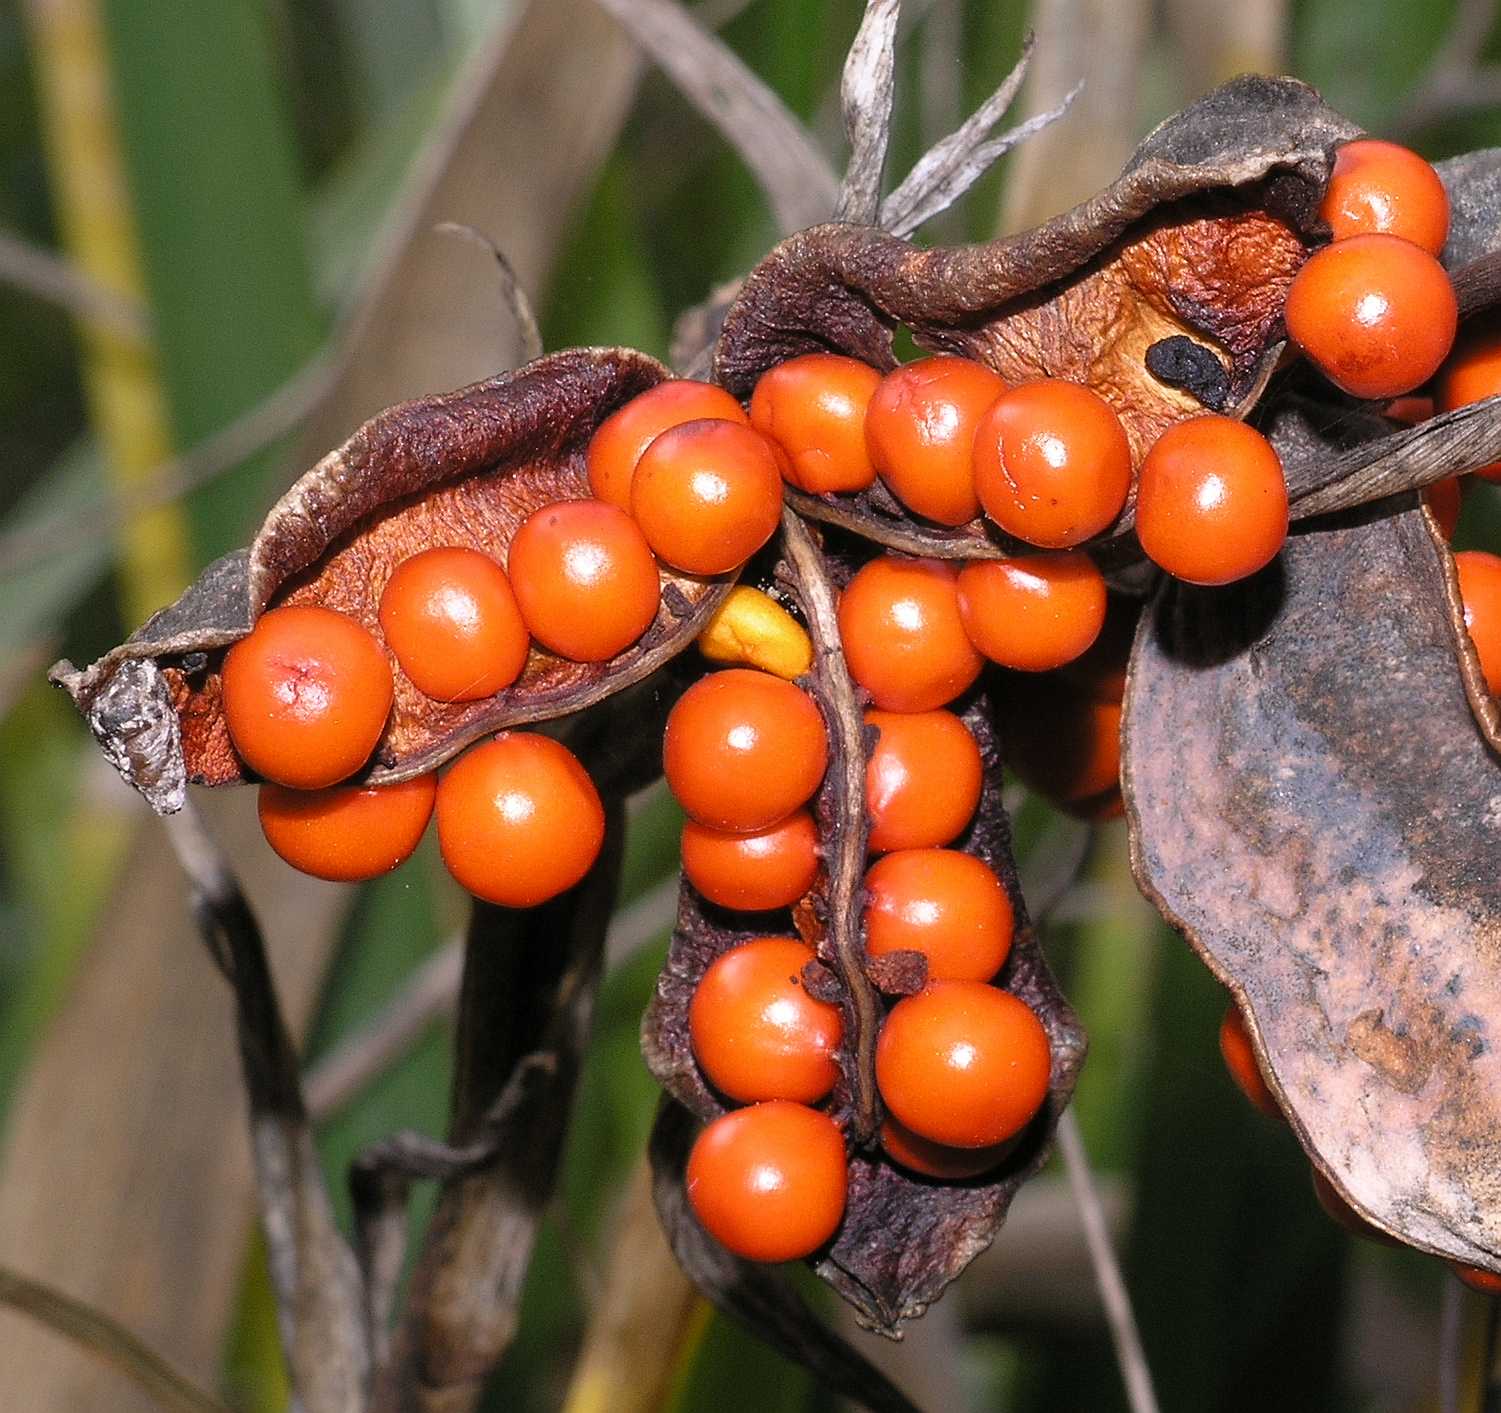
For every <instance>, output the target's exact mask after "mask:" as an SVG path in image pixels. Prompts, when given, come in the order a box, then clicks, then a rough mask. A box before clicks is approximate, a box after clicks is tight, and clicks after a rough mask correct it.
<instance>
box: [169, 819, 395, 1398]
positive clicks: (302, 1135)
mask: <svg viewBox="0 0 1501 1413" xmlns="http://www.w3.org/2000/svg"><path fill="white" fill-rule="evenodd" d="M164 824H165V827H166V829H167V837H168V839H169V840H170V841H171V844H172V847H173V850H174V851H175V852H176V854H177V857H178V859H179V860H180V861H181V863H182V866H183V871H184V872H185V873H186V874H187V876H188V881H189V884H190V885H191V889H192V905H193V913H194V916H195V917H196V919H197V922H198V928H199V932H200V933H201V935H202V937H203V941H204V943H205V945H206V946H207V947H208V949H209V954H210V956H211V957H212V958H213V960H214V963H215V965H216V966H218V968H219V970H220V971H221V972H223V974H224V976H225V978H226V980H228V982H229V983H230V986H231V988H232V989H233V991H234V999H235V1021H236V1031H237V1034H238V1038H239V1045H240V1062H241V1068H242V1071H243V1074H244V1079H245V1089H246V1093H247V1096H248V1098H249V1104H250V1137H251V1148H252V1152H253V1154H254V1159H255V1170H256V1180H257V1187H258V1191H259V1196H260V1206H261V1225H262V1228H263V1230H264V1232H265V1236H266V1248H267V1253H268V1258H269V1264H270V1267H271V1279H272V1284H273V1286H274V1287H275V1290H276V1296H277V1308H278V1314H279V1318H280V1324H281V1335H282V1343H283V1346H284V1348H285V1351H286V1356H287V1364H288V1368H289V1369H290V1371H291V1376H292V1386H293V1388H294V1389H295V1390H296V1393H297V1395H298V1397H299V1399H300V1400H301V1403H302V1406H303V1407H304V1408H305V1409H306V1410H307V1413H360V1410H362V1409H363V1407H364V1402H365V1388H366V1380H367V1378H368V1374H369V1347H368V1344H367V1342H366V1339H365V1334H364V1327H363V1323H362V1319H361V1313H360V1312H361V1292H360V1280H359V1275H358V1272H357V1271H356V1269H355V1265H354V1260H353V1257H352V1256H351V1254H350V1252H349V1248H348V1247H347V1246H346V1245H345V1243H344V1239H343V1237H342V1236H340V1234H339V1231H338V1228H337V1226H336V1224H335V1222H334V1217H333V1210H332V1208H331V1207H330V1205H329V1201H328V1193H327V1191H326V1189H325V1188H324V1185H323V1177H322V1172H321V1170H320V1167H319V1163H318V1154H317V1151H316V1149H315V1148H314V1145H313V1138H312V1133H311V1129H310V1126H309V1124H308V1119H307V1111H306V1107H305V1105H304V1103H303V1098H302V1090H301V1085H300V1083H299V1079H298V1064H297V1055H296V1052H295V1051H294V1049H293V1046H292V1041H291V1037H290V1035H289V1034H288V1031H287V1027H286V1023H285V1021H284V1020H283V1019H282V1014H281V1008H280V1005H279V1003H278V1001H277V997H276V989H275V985H274V983H273V981H272V978H271V969H270V966H269V965H268V963H267V960H266V950H265V944H264V943H263V941H262V939H261V934H260V928H259V927H258V926H257V924H256V920H255V916H254V914H253V913H252V912H251V910H250V905H249V904H248V903H247V902H246V900H245V896H244V894H243V892H242V891H241V889H240V885H239V882H238V880H237V879H236V878H235V875H234V871H233V869H232V868H231V866H230V864H229V861H228V860H227V859H226V858H225V857H224V856H223V854H222V853H221V852H220V851H219V850H218V848H217V847H216V845H215V844H214V842H213V841H212V839H210V837H209V835H208V833H207V831H206V830H205V829H204V827H203V824H202V821H201V820H200V819H199V817H198V814H197V812H196V810H195V809H194V808H193V805H192V803H191V801H190V802H189V803H188V805H187V806H186V807H185V808H184V809H183V810H182V811H181V812H180V813H178V814H175V815H172V816H169V817H168V818H167V819H166V820H165V821H164Z"/></svg>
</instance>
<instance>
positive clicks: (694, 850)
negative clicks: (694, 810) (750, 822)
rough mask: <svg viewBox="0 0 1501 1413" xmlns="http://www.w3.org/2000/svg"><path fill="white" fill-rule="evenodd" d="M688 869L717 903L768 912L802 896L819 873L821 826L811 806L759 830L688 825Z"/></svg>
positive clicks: (701, 889)
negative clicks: (743, 831) (733, 830)
mask: <svg viewBox="0 0 1501 1413" xmlns="http://www.w3.org/2000/svg"><path fill="white" fill-rule="evenodd" d="M682 854H683V872H684V873H685V874H686V875H687V877H688V881H689V882H690V883H691V884H692V885H693V886H694V887H695V888H697V889H698V891H699V892H700V893H702V894H703V895H704V897H706V898H707V899H708V900H709V901H710V902H711V903H718V904H719V905H720V907H722V908H735V909H737V910H738V911H741V912H765V911H766V910H767V909H769V908H786V907H790V906H791V905H792V904H793V903H795V902H797V900H798V899H799V898H801V897H802V896H803V894H805V893H806V892H807V891H808V890H809V889H810V888H811V887H812V886H813V880H814V879H815V878H817V877H818V830H817V828H816V826H815V825H814V823H813V816H812V815H811V814H809V813H808V811H807V810H798V811H797V812H796V813H794V814H790V815H788V816H787V818H786V819H784V820H782V821H781V822H780V823H778V824H773V825H772V826H771V827H770V828H769V829H763V830H760V831H759V832H757V833H755V834H732V833H729V832H727V831H725V830H723V829H708V828H706V827H705V826H704V825H702V824H698V823H696V822H695V821H694V820H691V819H690V820H688V821H687V822H686V823H685V824H684V825H683V839H682Z"/></svg>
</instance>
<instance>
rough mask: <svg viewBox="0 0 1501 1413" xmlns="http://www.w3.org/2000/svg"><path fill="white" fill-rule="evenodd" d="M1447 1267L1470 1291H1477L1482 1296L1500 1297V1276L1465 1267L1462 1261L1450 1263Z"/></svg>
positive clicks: (1493, 1272) (1472, 1267) (1476, 1267)
mask: <svg viewBox="0 0 1501 1413" xmlns="http://www.w3.org/2000/svg"><path fill="white" fill-rule="evenodd" d="M1448 1265H1449V1269H1450V1270H1451V1271H1453V1272H1454V1274H1455V1275H1456V1276H1458V1277H1459V1279H1460V1280H1462V1281H1463V1282H1464V1283H1465V1284H1466V1285H1467V1286H1469V1287H1470V1289H1471V1290H1478V1291H1479V1292H1480V1293H1481V1294H1482V1295H1501V1275H1498V1274H1497V1273H1496V1272H1495V1271H1486V1270H1482V1269H1481V1268H1480V1267H1479V1266H1466V1265H1465V1264H1464V1263H1463V1262H1462V1261H1450V1262H1449V1263H1448Z"/></svg>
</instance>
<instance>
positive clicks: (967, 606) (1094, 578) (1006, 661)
mask: <svg viewBox="0 0 1501 1413" xmlns="http://www.w3.org/2000/svg"><path fill="white" fill-rule="evenodd" d="M1105 602H1106V593H1105V576H1104V575H1103V574H1101V573H1100V571H1099V570H1098V569H1097V568H1096V567H1095V563H1094V561H1093V560H1092V559H1090V557H1089V556H1088V555H1087V554H1082V553H1080V552H1078V551H1077V550H1075V551H1071V552H1066V553H1063V554H1033V555H1024V556H1022V557H1021V558H1018V559H993V560H982V561H980V562H978V563H976V564H969V565H966V566H965V567H964V568H963V569H962V570H961V571H960V573H959V617H960V619H961V620H962V621H963V623H964V631H965V632H966V633H968V634H969V640H970V642H972V643H973V644H974V645H975V646H976V647H977V648H979V650H980V651H981V652H982V653H984V654H985V656H986V657H988V658H989V659H990V660H991V661H992V662H998V663H1000V664H1001V665H1002V666H1003V667H1014V668H1017V669H1018V670H1020V671H1023V672H1046V671H1048V670H1049V669H1050V668H1054V667H1062V666H1063V665H1064V663H1066V662H1072V661H1073V660H1074V659H1075V658H1076V657H1078V656H1080V655H1081V654H1082V653H1084V652H1086V651H1087V650H1088V649H1089V647H1090V645H1091V644H1092V643H1093V642H1094V640H1095V639H1096V638H1097V637H1099V635H1100V629H1101V628H1102V627H1103V626H1104V623H1105Z"/></svg>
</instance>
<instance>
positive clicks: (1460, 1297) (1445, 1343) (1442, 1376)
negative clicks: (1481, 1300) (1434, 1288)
mask: <svg viewBox="0 0 1501 1413" xmlns="http://www.w3.org/2000/svg"><path fill="white" fill-rule="evenodd" d="M1439 1300H1440V1304H1439V1316H1438V1410H1439V1413H1461V1409H1460V1406H1459V1385H1460V1380H1461V1376H1462V1366H1463V1364H1464V1353H1465V1338H1464V1336H1465V1288H1464V1285H1463V1284H1462V1283H1461V1282H1459V1281H1457V1280H1446V1281H1445V1282H1444V1288H1443V1291H1442V1293H1441V1295H1440V1297H1439Z"/></svg>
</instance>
